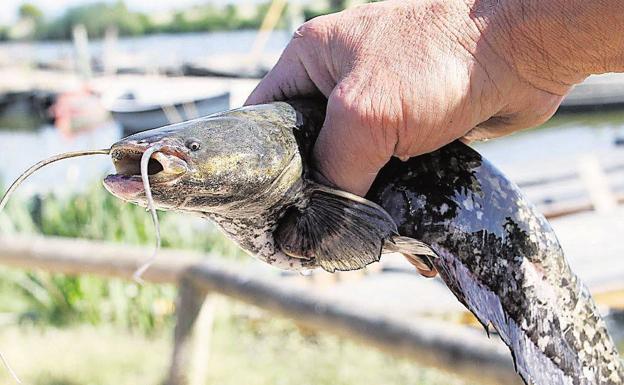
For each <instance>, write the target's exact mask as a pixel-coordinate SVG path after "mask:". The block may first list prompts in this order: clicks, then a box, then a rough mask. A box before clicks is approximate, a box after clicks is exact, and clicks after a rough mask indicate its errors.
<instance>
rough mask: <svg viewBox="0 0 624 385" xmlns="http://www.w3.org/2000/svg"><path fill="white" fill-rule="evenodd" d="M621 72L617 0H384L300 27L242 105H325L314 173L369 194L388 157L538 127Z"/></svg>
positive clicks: (623, 9) (623, 32)
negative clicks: (314, 99) (578, 91)
mask: <svg viewBox="0 0 624 385" xmlns="http://www.w3.org/2000/svg"><path fill="white" fill-rule="evenodd" d="M618 71H624V2H623V1H621V0H602V1H587V0H389V1H385V2H379V3H374V4H367V5H363V6H360V7H356V8H353V9H349V10H347V11H344V12H341V13H337V14H332V15H327V16H323V17H319V18H316V19H313V20H311V21H309V22H307V23H305V24H304V25H303V26H302V27H301V28H300V29H299V30H298V31H297V32H296V33H295V35H294V37H293V39H292V41H291V42H290V44H289V45H288V47H287V48H286V50H285V51H284V53H283V54H282V57H281V58H280V60H279V61H278V63H277V64H276V66H275V68H273V70H272V71H271V72H270V73H269V74H268V75H267V77H266V78H265V79H263V81H262V82H261V83H260V84H259V85H258V87H257V88H256V89H255V90H254V92H253V93H252V94H251V96H250V97H249V99H248V101H247V103H248V104H256V103H262V102H269V101H273V100H281V99H286V98H295V97H301V96H311V95H317V94H322V95H324V96H325V97H327V98H328V107H327V117H326V121H325V125H324V127H323V129H322V131H321V134H320V136H319V139H318V141H317V144H316V146H315V150H314V155H315V161H316V165H317V168H318V171H319V172H320V173H321V174H322V175H323V176H324V177H325V178H326V179H327V180H328V181H329V182H330V183H332V184H334V185H336V186H337V187H339V188H342V189H344V190H347V191H351V192H353V193H356V194H359V195H364V194H365V193H366V191H367V190H368V188H369V187H370V185H371V183H372V181H373V180H374V178H375V176H376V174H377V172H378V171H379V170H380V168H381V167H383V165H384V164H385V163H386V162H387V161H388V160H389V159H390V158H391V157H392V156H397V157H399V158H403V159H405V158H409V157H412V156H416V155H419V154H422V153H426V152H429V151H433V150H435V149H437V148H439V147H441V146H443V145H445V144H447V143H449V142H451V141H453V140H455V139H458V138H462V137H464V138H466V139H467V140H475V139H484V138H492V137H496V136H501V135H505V134H507V133H510V132H513V131H516V130H519V129H523V128H528V127H533V126H536V125H539V124H541V123H543V122H544V121H546V120H547V119H549V118H550V117H551V116H552V114H553V113H554V112H555V110H556V109H557V107H558V106H559V104H560V103H561V100H562V98H563V96H564V95H565V94H566V93H567V92H568V91H569V90H570V88H571V86H572V85H574V84H576V83H579V82H581V81H582V80H583V79H584V78H585V77H587V76H588V75H590V74H595V73H603V72H618Z"/></svg>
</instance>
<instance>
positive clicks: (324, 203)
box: [274, 185, 435, 272]
mask: <svg viewBox="0 0 624 385" xmlns="http://www.w3.org/2000/svg"><path fill="white" fill-rule="evenodd" d="M274 236H275V240H276V242H277V244H278V245H279V247H280V248H281V250H282V251H283V252H284V253H286V254H287V255H289V256H292V257H296V258H304V259H312V258H314V259H316V261H317V263H318V265H319V266H320V267H322V268H323V269H324V270H326V271H329V272H334V271H336V270H339V271H346V270H357V269H362V268H364V267H365V266H366V265H369V264H371V263H373V262H377V261H379V258H380V257H381V254H382V252H385V251H397V252H401V253H404V254H409V255H410V256H415V258H418V259H417V260H418V261H420V260H421V259H420V258H421V257H420V256H424V257H423V258H428V257H427V256H431V255H435V254H433V252H432V251H431V249H429V248H428V246H426V245H425V244H423V243H421V242H418V241H416V240H414V239H411V238H406V237H401V236H399V235H398V234H397V227H396V224H395V223H394V220H393V219H392V217H391V216H390V214H388V213H387V212H386V211H385V210H384V209H383V208H382V207H381V206H379V205H377V204H375V203H373V202H370V201H368V200H366V199H364V198H361V197H359V196H357V195H353V194H349V193H347V192H343V191H339V190H334V189H331V188H328V187H325V186H320V185H318V186H315V187H314V189H313V192H312V193H311V196H310V199H309V203H308V205H307V206H306V207H304V208H292V209H291V210H290V211H289V212H288V213H287V214H286V215H285V216H284V217H283V218H282V220H281V222H280V223H279V226H278V228H277V230H276V231H275V234H274ZM422 264H423V265H422V266H423V269H424V270H433V271H434V269H433V265H432V264H431V262H430V260H429V259H423V262H422Z"/></svg>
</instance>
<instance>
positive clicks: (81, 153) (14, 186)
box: [0, 148, 110, 212]
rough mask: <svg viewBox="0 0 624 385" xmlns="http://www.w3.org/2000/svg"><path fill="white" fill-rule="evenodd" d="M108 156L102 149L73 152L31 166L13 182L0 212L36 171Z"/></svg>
mask: <svg viewBox="0 0 624 385" xmlns="http://www.w3.org/2000/svg"><path fill="white" fill-rule="evenodd" d="M108 154H110V149H109V148H107V149H102V150H86V151H73V152H66V153H63V154H58V155H54V156H52V157H50V158H48V159H44V160H42V161H40V162H38V163H36V164H35V165H33V166H31V167H30V168H29V169H28V170H26V171H24V172H23V173H22V175H20V176H19V178H17V179H16V180H15V182H13V184H12V185H11V187H9V189H8V190H7V191H6V193H5V194H4V196H3V197H2V200H0V212H2V210H3V209H4V206H6V204H7V202H8V201H9V198H10V197H11V195H13V192H14V191H15V190H16V189H17V188H18V187H19V186H20V185H21V184H22V182H24V180H26V178H28V177H29V176H31V175H32V174H33V173H34V172H35V171H37V170H39V169H40V168H42V167H44V166H47V165H49V164H50V163H54V162H57V161H59V160H63V159H69V158H76V157H79V156H88V155H108Z"/></svg>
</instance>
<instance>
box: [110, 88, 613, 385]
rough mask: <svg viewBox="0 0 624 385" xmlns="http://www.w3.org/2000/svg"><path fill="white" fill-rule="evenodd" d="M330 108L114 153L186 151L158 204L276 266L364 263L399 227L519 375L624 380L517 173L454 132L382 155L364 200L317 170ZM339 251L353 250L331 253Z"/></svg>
mask: <svg viewBox="0 0 624 385" xmlns="http://www.w3.org/2000/svg"><path fill="white" fill-rule="evenodd" d="M324 112H325V102H324V101H318V100H300V101H289V102H287V103H285V102H278V103H272V104H269V105H262V106H251V107H246V108H243V109H238V110H233V111H228V112H224V113H220V114H216V115H213V116H210V117H207V118H202V119H198V120H195V121H192V122H187V123H182V124H179V125H173V126H169V127H165V128H163V129H159V130H153V131H151V132H146V133H143V134H139V135H135V136H132V137H129V138H127V139H124V140H122V141H120V142H119V143H118V144H116V145H115V146H113V149H114V151H113V157H115V156H119V157H124V156H127V155H126V154H127V151H125V150H124V149H125V148H127V147H130V148H133V147H135V146H137V145H148V144H154V143H159V144H163V143H165V144H166V145H167V146H170V147H171V148H172V149H174V150H175V151H179V152H181V153H184V154H185V155H184V157H185V159H186V161H187V162H188V165H189V170H190V171H189V173H188V175H185V176H184V177H181V178H180V179H178V180H176V182H175V183H170V184H161V185H154V186H153V195H154V199H155V201H156V204H157V206H158V207H159V208H163V209H170V210H180V211H186V212H193V213H196V214H200V215H202V216H205V217H207V218H209V219H211V220H213V221H215V222H216V223H217V224H218V225H219V226H220V227H221V228H222V229H223V230H224V232H225V233H226V234H228V235H229V236H230V238H231V239H233V240H234V241H235V242H237V243H238V244H239V245H240V246H241V247H242V248H243V249H245V250H247V251H248V252H249V253H250V254H252V255H254V256H256V257H257V258H259V259H260V260H262V261H264V262H266V263H269V264H271V265H272V266H275V267H278V268H281V269H288V270H303V269H311V268H315V267H319V266H322V267H323V268H325V269H326V270H329V271H333V270H348V269H354V268H361V267H363V266H365V265H366V264H368V263H372V262H374V261H376V260H378V259H379V257H380V254H381V252H382V249H383V251H396V250H397V245H398V244H397V243H396V242H395V241H396V239H395V236H398V235H400V236H402V237H404V240H407V242H403V243H401V244H402V245H411V247H413V249H411V250H414V251H415V252H414V253H413V254H424V255H427V254H426V253H425V252H423V253H420V251H423V248H426V249H427V252H430V253H432V254H435V255H437V258H433V259H431V261H430V262H432V263H433V265H434V266H435V268H436V269H437V270H438V272H439V273H440V276H441V278H442V279H443V280H444V282H445V283H446V284H447V286H448V287H449V289H450V290H451V291H452V292H453V293H454V294H455V296H456V297H457V298H458V299H459V300H460V301H461V302H462V303H463V304H464V305H465V306H466V307H467V308H468V309H469V310H470V311H472V312H473V313H474V314H475V315H476V316H477V318H478V319H479V320H480V321H481V323H482V324H483V325H484V326H485V327H486V328H487V327H488V325H492V326H493V327H494V328H495V329H496V330H497V331H498V332H499V334H500V335H501V337H502V339H503V341H504V342H505V343H506V344H507V345H508V346H509V348H510V350H511V352H512V355H513V357H514V361H515V363H516V367H517V370H518V373H519V374H520V376H521V377H522V378H523V379H524V381H525V382H526V383H528V384H535V385H598V384H600V385H602V384H605V385H619V384H623V383H624V368H623V366H622V362H621V361H620V359H619V356H618V353H617V351H616V349H615V346H614V344H613V342H612V340H611V338H610V336H609V335H608V333H607V330H606V328H605V324H604V321H603V320H602V319H601V317H600V315H599V312H598V310H597V309H596V306H595V305H594V303H593V300H592V298H591V295H590V294H589V292H588V290H587V289H586V288H585V286H583V284H582V283H581V282H580V281H579V279H578V278H577V277H576V276H575V275H574V274H573V272H572V271H571V270H570V268H569V266H568V264H567V262H566V260H565V258H564V254H563V252H562V250H561V247H560V245H559V243H558V241H557V238H556V236H555V234H554V232H553V230H552V229H551V228H550V226H549V225H548V223H547V222H546V220H545V219H544V217H543V216H542V215H541V214H540V213H539V212H537V211H536V210H535V208H534V207H533V206H532V205H531V204H530V203H528V202H527V200H526V199H525V198H524V197H523V196H522V194H521V192H520V191H519V189H518V188H517V187H516V186H515V185H514V184H513V183H511V182H510V181H509V180H508V179H506V178H505V177H504V175H502V174H501V173H500V172H499V171H498V170H497V169H496V168H495V167H494V166H492V165H491V164H490V163H489V162H487V161H486V160H484V159H483V158H482V157H481V156H480V155H479V154H478V153H477V152H475V151H474V150H472V149H471V148H470V147H468V146H466V145H464V144H462V143H459V142H456V143H452V144H450V145H448V146H446V147H443V148H442V149H440V150H438V151H435V152H433V153H431V154H427V155H423V156H420V157H416V158H412V159H410V160H409V161H407V162H401V161H399V160H396V159H395V160H392V161H391V162H389V163H388V164H387V165H386V166H385V167H384V168H383V169H382V170H381V172H380V174H379V176H378V177H377V179H376V180H375V183H374V185H373V187H372V188H371V190H370V192H369V194H368V195H367V197H366V198H367V199H368V200H369V201H364V200H362V199H361V198H357V197H353V196H351V197H349V196H348V194H347V195H345V194H346V193H340V192H337V194H335V193H332V192H331V191H329V190H331V189H326V188H324V187H323V186H320V185H318V184H317V183H316V182H315V181H314V180H313V179H314V178H313V176H312V173H313V171H312V161H311V159H312V148H313V145H314V142H315V140H316V137H317V135H318V132H319V131H320V128H321V127H322V124H323V121H324ZM188 138H195V139H197V140H199V141H200V142H202V145H204V152H201V153H197V154H189V153H188V151H186V150H185V149H184V143H185V141H186V140H188ZM116 149H118V151H117V150H116ZM185 151H186V152H185ZM219 165H222V166H219ZM258 165H262V167H260V166H258ZM109 178H110V179H109ZM109 178H107V180H109V181H108V184H109V186H108V188H109V189H110V190H111V192H113V193H114V194H119V195H118V196H120V198H122V199H126V200H129V201H132V202H134V203H138V204H144V197H142V196H134V197H132V198H128V197H124V196H122V195H121V194H120V192H119V191H120V190H116V189H115V188H113V187H114V184H115V183H117V184H118V183H119V182H116V181H117V180H118V179H119V178H118V177H117V178H116V177H114V176H111V177H109ZM324 194H325V195H324ZM358 199H359V200H358ZM367 202H368V203H367ZM371 202H373V203H371ZM379 206H381V207H379ZM349 216H350V218H349ZM301 218H304V219H305V220H301ZM386 218H387V219H386ZM362 219H364V221H362ZM355 223H359V225H358V226H355V225H354V224H355ZM371 223H372V224H373V225H374V226H372V227H371V226H370V224H371ZM315 224H316V225H315ZM318 224H320V225H318ZM375 228H379V229H380V230H379V231H376V230H375ZM293 229H294V230H293ZM299 230H301V231H299ZM328 230H329V231H328ZM397 231H398V234H395V233H396V232H397ZM354 240H355V241H354ZM358 240H359V241H361V242H358ZM410 240H412V241H414V242H410ZM310 250H312V251H314V252H315V253H316V254H315V253H309V251H310ZM399 251H401V250H399ZM358 252H362V253H363V254H365V255H367V256H366V258H364V257H362V258H358ZM320 254H324V255H325V256H326V257H327V258H326V259H325V260H323V259H322V258H320ZM341 255H344V256H345V258H347V256H348V258H347V259H350V260H346V261H340V260H337V259H340V256H341ZM323 261H325V263H323Z"/></svg>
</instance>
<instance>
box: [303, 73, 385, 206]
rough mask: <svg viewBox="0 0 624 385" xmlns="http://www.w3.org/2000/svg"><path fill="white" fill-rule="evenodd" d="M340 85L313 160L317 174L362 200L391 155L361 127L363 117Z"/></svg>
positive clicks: (329, 103)
mask: <svg viewBox="0 0 624 385" xmlns="http://www.w3.org/2000/svg"><path fill="white" fill-rule="evenodd" d="M343 85H344V83H343ZM343 85H339V86H338V87H336V89H334V91H333V92H332V93H331V95H330V97H329V100H328V103H327V114H326V117H325V123H324V125H323V128H322V129H321V132H320V134H319V137H318V139H317V141H316V144H315V146H314V159H315V162H316V167H317V169H318V171H319V172H320V173H321V174H322V175H323V176H324V177H325V179H327V180H328V181H329V182H331V183H332V184H333V185H335V186H336V187H338V188H340V189H342V190H345V191H349V192H351V193H354V194H357V195H360V196H364V195H366V192H367V191H368V190H369V188H370V186H371V184H372V183H373V181H374V180H375V177H376V176H377V173H378V172H379V170H380V169H381V167H383V165H384V164H385V163H387V162H388V160H389V159H390V157H391V155H392V153H391V152H390V153H388V151H387V146H386V145H385V144H383V143H382V144H380V143H378V141H376V140H375V138H374V137H373V135H372V133H371V130H370V129H368V128H367V126H366V125H365V124H364V123H363V119H362V117H363V116H365V114H362V113H361V111H359V109H358V107H357V105H356V104H354V103H350V102H349V100H353V99H352V98H349V97H345V95H344V92H343V90H344V89H345V87H344V86H343ZM392 148H394V147H392Z"/></svg>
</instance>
